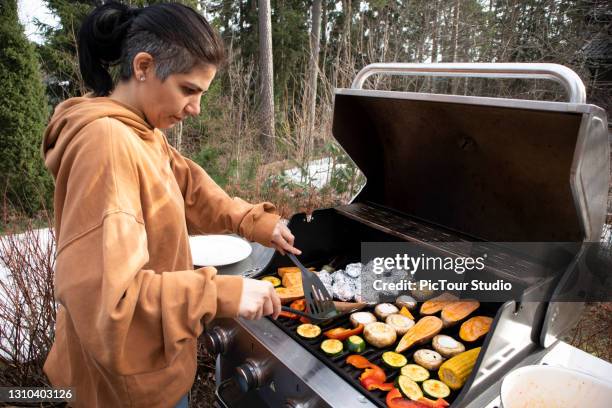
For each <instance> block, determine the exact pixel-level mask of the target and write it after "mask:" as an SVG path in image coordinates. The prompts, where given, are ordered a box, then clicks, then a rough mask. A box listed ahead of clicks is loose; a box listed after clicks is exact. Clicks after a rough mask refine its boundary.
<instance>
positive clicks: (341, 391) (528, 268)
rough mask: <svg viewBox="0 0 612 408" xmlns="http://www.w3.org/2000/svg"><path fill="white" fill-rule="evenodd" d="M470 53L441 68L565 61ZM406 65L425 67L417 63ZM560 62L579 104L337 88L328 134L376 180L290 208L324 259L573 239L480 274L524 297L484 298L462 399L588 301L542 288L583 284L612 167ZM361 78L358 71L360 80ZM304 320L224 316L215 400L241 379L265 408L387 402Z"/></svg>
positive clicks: (273, 263) (272, 267)
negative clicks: (482, 60) (499, 60)
mask: <svg viewBox="0 0 612 408" xmlns="http://www.w3.org/2000/svg"><path fill="white" fill-rule="evenodd" d="M391 65H393V64H391ZM408 65H410V64H408ZM434 65H442V64H434ZM450 65H452V64H450ZM468 65H470V66H469V67H468V66H463V67H462V66H460V65H455V66H451V67H446V68H445V69H447V71H445V73H446V74H450V75H455V76H457V75H464V74H466V73H467V74H469V73H474V72H476V74H479V76H487V75H490V76H495V75H498V76H500V77H502V76H504V75H525V76H526V75H531V74H533V72H535V73H536V74H538V75H539V74H542V75H552V74H550V70H552V71H553V73H555V72H556V71H554V70H555V69H557V68H555V67H557V66H552V67H550V66H549V64H545V65H546V69H548V71H547V70H545V69H544V67H536V68H533V70H534V71H533V72H531V71H529V72H527V73H525V72H523V71H520V70H518V69H519V68H521V69H523V68H525V69H527V68H529V69H531V68H532V67H531V65H533V66H535V65H537V64H530V66H529V67H515V66H513V67H509V66H505V64H494V65H495V67H493V68H496V69H498V68H499V70H500V72H501V73H500V72H490V71H487V69H488V68H487V67H484V68H482V67H481V68H482V70H483V71H482V72H481V71H478V70H476V68H474V67H472V65H473V64H468ZM485 65H490V64H485ZM518 65H521V66H523V65H524V64H518ZM500 66H501V68H500ZM378 68H380V67H378ZM383 68H384V69H388V70H391V71H390V72H394V73H395V72H396V71H393V70H392V69H391V68H393V69H395V68H398V67H396V66H395V65H394V66H392V67H390V66H388V65H385V66H382V68H381V69H382V70H383V72H384V69H383ZM399 68H402V67H399ZM399 68H398V69H399ZM404 68H405V67H404ZM443 68H444V67H443ZM493 68H491V69H493ZM502 68H503V69H502ZM515 68H516V69H517V71H515V70H514V69H515ZM553 68H554V69H553ZM410 69H412V70H413V71H414V69H417V71H416V72H417V74H421V73H422V72H421V71H418V69H420V68H419V67H418V66H417V67H416V68H414V67H412V68H410ZM427 69H432V68H427ZM436 69H437V68H436ZM471 69H474V70H476V71H470V70H471ZM366 70H367V69H366ZM413 71H410V70H408V71H402V70H401V69H400V73H410V74H414V72H413ZM426 72H427V73H428V74H431V73H432V72H430V71H426ZM543 72H544V74H543ZM557 74H559V75H561V77H562V78H563V79H564V80H566V82H567V83H569V84H570V85H567V84H566V82H563V81H561V82H562V83H564V84H566V85H567V86H566V88H567V89H569V90H570V100H571V102H570V103H561V102H542V101H524V100H508V99H499V98H480V97H466V96H456V95H433V94H420V93H400V92H389V91H371V90H362V89H340V90H337V91H336V96H335V103H334V123H333V134H334V137H335V138H336V139H337V140H338V141H339V142H340V144H341V145H342V147H343V148H344V149H345V151H346V153H347V154H348V155H349V157H350V158H351V159H352V160H353V161H354V163H355V165H356V166H357V167H359V168H360V170H361V171H362V172H363V173H364V175H365V177H366V179H367V182H366V184H365V186H364V187H363V189H362V190H361V191H360V192H359V193H358V194H357V195H356V196H355V197H354V199H353V201H352V202H351V203H349V204H347V205H343V206H339V207H336V208H328V209H320V210H317V211H315V212H314V213H313V214H312V216H306V215H304V214H298V215H295V216H293V217H292V219H291V220H290V224H289V227H290V228H291V230H292V232H293V233H294V235H295V236H296V246H297V247H299V248H300V249H301V250H302V251H303V255H302V256H301V260H302V261H303V262H304V263H305V264H306V265H307V266H315V267H321V266H322V265H324V264H326V263H328V262H330V261H334V262H338V263H339V264H340V265H341V266H343V265H345V264H347V263H350V262H358V261H360V260H361V253H360V251H361V243H362V242H394V241H405V242H412V243H415V244H418V245H421V246H422V247H423V248H426V249H428V250H434V251H438V252H442V253H447V252H449V251H450V250H449V249H448V246H446V244H447V243H453V242H480V243H482V242H507V243H518V242H544V243H552V242H560V243H573V244H575V246H574V248H575V249H574V252H572V254H573V258H572V259H570V261H568V263H567V265H566V266H565V267H564V268H561V269H560V270H557V272H555V273H552V274H551V273H549V274H542V275H538V274H535V275H534V273H533V269H534V267H536V266H537V264H538V260H542V259H546V257H547V256H548V255H549V254H548V253H547V251H549V250H550V249H546V248H549V247H548V246H543V247H538V246H531V247H529V249H527V250H526V252H525V253H523V254H522V255H524V256H523V257H518V258H517V257H510V258H505V257H503V256H500V257H498V258H499V259H496V260H495V262H492V264H491V265H489V267H488V268H487V270H486V271H485V272H484V273H485V274H487V275H488V277H489V278H490V279H495V278H504V279H506V280H511V281H513V282H515V283H516V284H518V285H520V286H521V287H522V288H523V291H522V295H521V298H520V299H518V300H512V301H507V302H503V303H501V302H500V303H487V304H483V306H482V308H483V310H485V311H486V314H488V315H490V316H494V321H493V325H492V327H491V330H490V332H489V333H488V335H487V336H486V337H485V338H484V339H482V340H481V341H480V342H479V343H478V344H477V345H476V346H482V350H481V353H480V355H479V357H478V360H477V362H476V366H475V368H474V370H473V372H472V374H471V376H470V378H469V379H468V381H467V383H466V384H465V385H464V387H463V388H462V389H461V390H460V392H458V393H453V394H452V395H451V397H450V402H451V403H452V405H451V406H452V407H453V408H454V407H476V406H483V405H484V403H487V402H489V401H485V400H486V399H487V398H490V397H491V398H492V396H491V393H492V391H491V390H493V389H494V385H495V384H497V383H498V382H499V380H500V379H501V378H502V377H503V375H504V374H506V373H507V372H508V371H510V370H512V369H513V368H516V367H518V366H521V365H523V364H527V363H529V362H530V361H534V360H536V359H538V358H540V357H538V356H541V355H542V353H545V352H546V350H547V348H549V347H550V346H551V345H553V344H554V343H555V342H556V341H557V340H558V338H559V337H560V335H562V334H563V333H564V332H565V331H566V330H567V329H568V328H570V327H572V326H573V325H574V324H575V322H576V320H577V318H578V316H579V314H580V311H581V307H582V303H580V302H572V303H564V302H546V301H541V299H543V298H546V297H547V296H550V295H552V294H555V293H556V292H559V291H567V290H568V286H571V285H574V286H575V288H574V289H575V290H578V289H579V285H576V282H580V274H581V267H580V266H581V265H583V264H584V262H583V261H582V259H581V257H582V255H583V251H582V249H581V245H583V243H588V242H592V241H597V240H598V239H599V237H600V234H601V232H602V227H603V223H604V218H605V213H606V200H607V189H608V185H609V174H610V167H609V166H610V165H609V157H610V154H609V144H608V134H607V118H606V115H605V112H604V111H603V110H601V109H600V108H598V107H596V106H593V105H587V104H584V103H583V102H584V101H583V100H581V99H583V96H581V94H580V92H579V90H580V86H581V83H580V84H577V83H575V78H573V77H572V76H571V75H570V74H567V73H566V72H565V71H564V70H560V69H559V72H557ZM574 75H575V74H574ZM363 77H364V75H362V74H360V75H358V79H360V78H361V79H363ZM578 81H579V80H578ZM361 83H363V81H361V80H360V81H357V80H356V85H355V86H356V88H359V87H360V86H361ZM577 90H578V91H577ZM581 102H582V103H581ZM543 248H544V249H543ZM450 252H452V251H450ZM455 255H457V254H456V253H455ZM287 265H290V261H289V260H288V259H287V258H285V257H282V256H280V255H279V254H275V255H274V256H273V257H272V258H271V259H270V261H269V262H268V263H267V264H266V266H265V268H264V269H263V270H262V271H261V272H260V274H259V275H258V276H263V275H268V274H274V273H275V271H276V269H277V268H278V267H280V266H287ZM534 265H535V266H534ZM534 276H535V278H534ZM533 299H537V300H535V301H534V300H533ZM345 320H346V319H345ZM342 325H344V326H346V325H347V322H346V321H344V320H337V321H334V322H331V323H330V324H329V325H328V326H327V327H326V328H332V327H337V326H342ZM295 326H297V324H295V323H289V322H287V321H286V320H285V321H282V320H278V321H271V320H267V319H264V320H262V321H259V322H248V321H243V320H241V319H236V320H223V321H219V322H217V323H216V326H215V327H216V329H213V333H212V340H211V339H210V338H209V340H208V341H209V343H210V347H211V348H212V349H213V351H216V352H218V353H219V355H220V356H219V358H218V361H217V377H218V378H217V380H218V383H219V384H220V387H219V390H218V392H219V393H220V397H219V401H227V397H223V395H222V394H223V393H224V392H225V393H226V394H229V395H233V394H234V393H233V392H232V391H231V388H228V387H229V385H228V384H234V386H235V387H238V389H241V390H242V392H243V393H239V395H241V396H242V397H243V398H247V400H249V401H251V402H250V403H252V404H255V403H256V402H254V401H259V402H261V403H262V404H263V406H266V405H268V406H275V407H276V406H287V407H311V406H312V407H314V406H322V407H326V406H332V407H344V406H364V407H366V406H379V407H384V406H385V404H384V395H385V393H382V392H380V391H376V392H368V391H365V390H363V389H362V388H361V387H360V385H359V382H358V379H357V378H358V376H359V372H358V370H355V369H353V368H352V367H350V366H347V365H346V364H345V363H344V358H345V356H343V357H341V358H336V359H330V358H327V357H326V356H324V355H323V354H322V353H321V352H320V351H319V350H318V348H317V345H318V343H315V342H308V341H306V340H303V339H301V338H299V337H297V335H296V334H295ZM214 330H217V331H218V332H217V333H214ZM454 330H455V331H456V330H457V328H455V329H454ZM210 333H211V332H210V330H209V334H210ZM446 333H448V334H454V332H452V330H451V331H449V332H446ZM471 347H472V346H471ZM381 353H382V351H376V350H374V349H368V351H367V352H366V354H365V355H366V357H368V358H370V359H371V360H372V361H374V362H376V363H380V354H381ZM394 375H396V374H394ZM234 378H237V382H234V380H232V379H234ZM392 378H393V377H392ZM226 390H230V391H226ZM483 399H484V400H483ZM489 400H490V399H489ZM220 403H222V404H223V402H220ZM237 404H238V405H236V406H240V403H237ZM228 405H231V404H228Z"/></svg>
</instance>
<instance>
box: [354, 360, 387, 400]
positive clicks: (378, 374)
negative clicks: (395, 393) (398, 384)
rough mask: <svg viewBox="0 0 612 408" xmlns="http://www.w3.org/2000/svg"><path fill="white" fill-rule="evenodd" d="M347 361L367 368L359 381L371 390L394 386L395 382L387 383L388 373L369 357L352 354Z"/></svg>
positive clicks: (357, 366) (358, 366) (384, 389)
mask: <svg viewBox="0 0 612 408" xmlns="http://www.w3.org/2000/svg"><path fill="white" fill-rule="evenodd" d="M346 363H347V364H350V365H352V366H353V367H355V368H365V371H364V372H363V373H361V375H360V376H359V382H360V383H361V385H363V387H364V388H365V389H367V390H369V391H372V390H375V389H379V390H382V391H388V390H390V389H392V388H393V384H391V383H385V381H387V375H386V374H385V372H384V370H383V369H382V368H380V367H379V366H377V365H376V364H373V363H370V361H368V359H367V358H365V357H363V356H360V355H358V354H352V355H350V356H348V357H347V358H346Z"/></svg>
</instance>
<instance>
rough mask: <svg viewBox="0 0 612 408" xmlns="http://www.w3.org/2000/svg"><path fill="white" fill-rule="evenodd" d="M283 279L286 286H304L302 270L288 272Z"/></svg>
mask: <svg viewBox="0 0 612 408" xmlns="http://www.w3.org/2000/svg"><path fill="white" fill-rule="evenodd" d="M282 279H283V281H282V282H283V286H284V287H286V288H293V287H302V272H286V273H285V274H284V275H283V278H282Z"/></svg>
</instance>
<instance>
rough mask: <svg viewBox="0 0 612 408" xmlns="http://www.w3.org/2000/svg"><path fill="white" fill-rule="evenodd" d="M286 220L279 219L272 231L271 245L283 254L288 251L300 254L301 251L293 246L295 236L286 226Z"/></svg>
mask: <svg viewBox="0 0 612 408" xmlns="http://www.w3.org/2000/svg"><path fill="white" fill-rule="evenodd" d="M286 222H287V221H286V220H282V219H281V220H279V221H278V222H277V223H276V226H275V227H274V231H272V240H271V243H272V246H273V247H274V248H275V249H276V250H277V251H278V252H280V253H281V254H283V255H285V252H290V253H292V254H294V255H301V254H302V251H300V250H299V249H297V248H295V247H294V246H293V241H294V240H295V237H294V236H293V234H292V233H291V231H290V230H289V228H287V225H286Z"/></svg>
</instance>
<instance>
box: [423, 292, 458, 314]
mask: <svg viewBox="0 0 612 408" xmlns="http://www.w3.org/2000/svg"><path fill="white" fill-rule="evenodd" d="M458 300H459V298H458V297H457V296H455V295H452V294H450V293H443V294H441V295H440V296H436V297H435V298H432V299H429V300H428V301H426V302H425V303H423V304H422V305H421V314H422V315H432V314H436V313H438V312H439V311H440V310H442V309H444V307H445V306H446V305H448V304H450V303H452V302H456V301H458Z"/></svg>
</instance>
